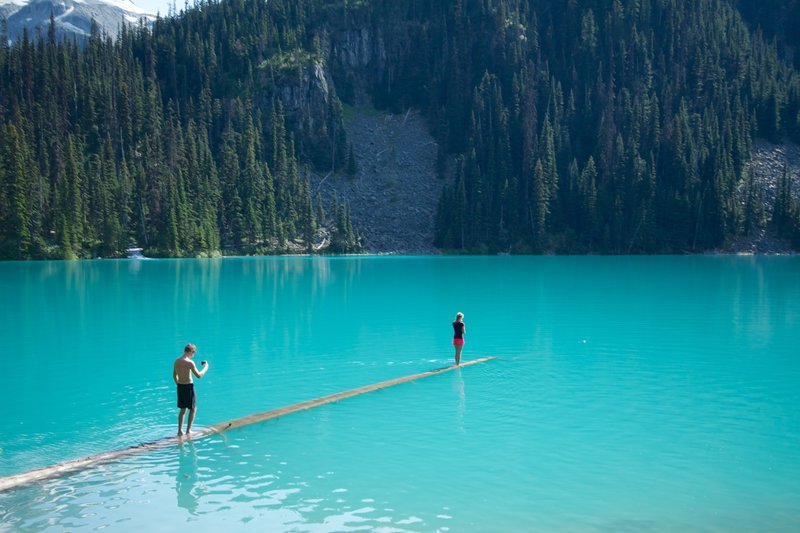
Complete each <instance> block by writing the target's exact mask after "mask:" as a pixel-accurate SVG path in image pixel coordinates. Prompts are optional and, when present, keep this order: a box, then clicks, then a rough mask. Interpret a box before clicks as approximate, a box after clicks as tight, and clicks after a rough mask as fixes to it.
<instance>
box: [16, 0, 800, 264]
mask: <svg viewBox="0 0 800 533" xmlns="http://www.w3.org/2000/svg"><path fill="white" fill-rule="evenodd" d="M799 15H800V7H798V4H797V2H794V1H790V2H784V3H779V2H778V3H775V2H758V3H757V2H755V1H753V0H696V1H693V2H681V1H678V0H535V1H534V0H338V1H332V0H269V1H265V0H219V1H212V2H201V3H199V4H196V5H195V6H194V7H188V6H187V8H186V10H184V11H182V12H181V13H179V14H177V15H176V16H172V17H167V18H161V19H158V20H157V21H156V22H155V23H154V24H153V25H152V26H150V27H148V26H144V25H141V24H140V25H133V26H123V27H122V29H121V31H120V33H119V36H118V37H117V38H116V39H111V38H110V37H108V36H107V35H105V34H104V33H103V32H101V31H100V30H99V29H98V30H97V31H95V32H93V34H92V36H91V38H89V39H88V40H87V41H86V42H81V43H78V42H75V41H69V40H63V41H62V40H58V39H56V36H55V33H54V32H53V31H52V29H51V31H50V32H48V34H46V35H40V34H36V35H28V34H25V35H23V37H22V38H21V39H19V40H17V41H15V42H14V43H11V44H9V43H8V40H7V39H6V38H5V36H4V35H2V30H0V185H1V186H2V188H0V258H6V259H27V258H75V257H96V256H103V257H115V256H119V255H121V254H123V253H124V249H125V248H126V247H128V246H132V245H136V244H138V245H141V246H144V247H145V250H146V253H147V254H148V255H153V256H171V257H181V256H205V255H216V254H249V253H254V254H270V253H284V252H287V251H288V252H302V253H348V252H356V251H358V250H359V247H360V240H359V235H358V228H357V227H356V228H354V227H353V224H352V223H351V221H350V219H349V211H348V206H347V203H346V201H337V200H336V199H333V201H332V202H331V201H327V202H326V201H323V199H322V198H320V197H319V195H317V194H315V192H314V191H313V190H312V188H311V186H310V180H309V175H310V173H311V172H315V171H319V172H321V173H324V172H330V173H341V174H348V173H350V174H352V173H353V156H352V147H351V146H350V145H349V144H348V140H347V136H346V132H345V130H344V127H343V111H342V109H343V105H346V104H357V103H358V102H359V101H363V100H364V99H368V100H369V101H370V102H371V103H373V104H374V105H375V106H377V107H379V108H384V109H389V110H392V111H397V112H401V111H404V110H406V109H409V108H412V107H413V108H417V109H420V110H421V111H422V112H423V113H424V114H425V116H426V118H427V121H428V124H429V125H430V127H431V129H432V132H433V134H434V136H435V138H436V139H437V142H438V149H439V155H438V158H437V159H438V160H437V172H438V174H439V177H440V179H441V183H442V194H441V198H440V201H439V207H438V212H437V216H436V221H435V226H436V228H435V235H436V242H435V244H436V246H438V247H439V248H440V249H442V250H443V251H445V252H449V253H500V252H503V253H506V252H508V253H545V252H557V253H685V252H701V251H704V250H708V249H713V248H716V247H720V246H724V244H725V243H726V242H729V241H730V240H731V239H733V238H735V237H736V236H738V235H742V234H745V233H747V232H749V231H752V230H753V229H754V228H755V227H758V226H761V225H764V224H768V225H769V226H770V229H771V231H774V232H775V233H776V234H777V235H779V236H782V237H785V238H787V239H789V240H791V241H792V242H793V244H794V246H796V247H800V204H799V203H798V191H797V190H795V189H796V188H797V184H796V183H794V181H796V180H792V177H791V175H790V173H789V171H788V170H786V171H785V172H784V175H782V176H780V177H779V179H778V186H777V191H776V193H775V199H774V205H771V206H770V208H771V216H770V217H768V219H767V218H765V215H764V210H763V207H762V205H761V204H763V201H764V199H763V198H762V197H761V191H760V189H759V188H758V187H756V186H755V184H754V182H753V178H752V176H750V175H749V173H748V165H747V163H748V161H749V158H750V155H751V153H752V145H753V142H754V140H755V139H759V138H760V139H766V140H768V141H771V142H774V143H783V142H793V143H797V142H800V76H798V71H797V69H796V67H795V65H794V64H793V63H796V61H795V59H794V58H795V57H800V54H794V55H793V50H794V47H795V46H796V45H797V44H798V43H796V42H795V41H796V39H797V36H796V34H795V33H793V32H792V31H791V30H790V29H789V30H787V28H791V26H790V25H789V24H790V22H791V21H792V20H796V19H800V17H799Z"/></svg>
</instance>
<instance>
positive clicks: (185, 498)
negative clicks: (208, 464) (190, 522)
mask: <svg viewBox="0 0 800 533" xmlns="http://www.w3.org/2000/svg"><path fill="white" fill-rule="evenodd" d="M196 484H197V449H195V446H194V442H192V441H191V440H190V439H187V440H185V441H184V442H182V443H181V444H180V445H179V446H178V472H177V474H176V476H175V492H176V493H177V495H178V507H183V508H184V509H186V510H187V511H189V514H191V515H197V487H196V486H195V485H196Z"/></svg>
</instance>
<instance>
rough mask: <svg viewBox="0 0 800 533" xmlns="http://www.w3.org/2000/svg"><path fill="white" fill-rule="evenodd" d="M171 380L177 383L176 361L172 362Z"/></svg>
mask: <svg viewBox="0 0 800 533" xmlns="http://www.w3.org/2000/svg"><path fill="white" fill-rule="evenodd" d="M172 380H173V381H174V382H175V384H176V385H177V384H178V361H175V362H174V363H172Z"/></svg>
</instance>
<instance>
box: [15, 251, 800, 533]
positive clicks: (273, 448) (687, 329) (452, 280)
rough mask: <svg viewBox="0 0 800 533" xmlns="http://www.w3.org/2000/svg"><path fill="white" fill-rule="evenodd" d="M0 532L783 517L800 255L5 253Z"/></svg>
mask: <svg viewBox="0 0 800 533" xmlns="http://www.w3.org/2000/svg"><path fill="white" fill-rule="evenodd" d="M0 291H2V292H0V294H2V299H0V373H1V374H2V377H1V378H0V405H2V408H3V414H2V417H1V418H0V419H1V420H2V422H0V476H8V475H12V474H16V473H20V472H24V471H27V470H31V469H35V468H40V467H44V466H47V465H52V464H55V463H59V462H62V461H66V460H70V459H75V458H80V457H84V456H88V455H92V454H95V453H99V452H102V451H107V450H112V449H117V448H124V447H127V446H131V445H135V444H138V443H141V442H146V441H152V440H157V439H161V438H164V437H167V436H171V435H174V434H175V432H176V428H177V411H178V410H177V409H176V407H175V401H176V400H175V390H174V389H175V387H174V383H173V382H172V377H171V370H172V362H173V360H174V359H175V357H177V356H178V355H180V352H181V350H182V348H183V345H184V344H186V343H187V342H193V343H195V344H196V345H197V347H198V354H197V356H196V357H195V360H196V361H198V362H199V361H201V360H208V361H209V362H210V364H211V366H210V370H209V371H208V374H207V375H206V376H205V378H203V379H201V380H196V382H197V385H196V387H197V391H198V414H197V419H196V422H195V425H196V428H200V427H202V426H205V425H211V424H215V423H218V422H222V421H225V420H230V419H233V418H238V417H241V416H245V415H249V414H252V413H258V412H262V411H265V410H268V409H273V408H277V407H282V406H287V405H290V404H294V403H297V402H301V401H305V400H309V399H312V398H316V397H320V396H324V395H327V394H332V393H336V392H340V391H344V390H348V389H352V388H356V387H360V386H363V385H368V384H372V383H376V382H379V381H384V380H388V379H391V378H396V377H401V376H406V375H409V374H414V373H417V372H423V371H426V370H431V369H435V368H440V367H442V366H445V365H448V364H450V363H451V362H452V360H453V347H452V345H451V337H452V328H451V326H450V323H451V321H452V320H453V317H454V315H455V313H456V312H457V311H462V312H464V314H465V318H464V321H465V323H466V325H467V334H466V345H465V347H464V353H463V358H464V359H466V360H469V359H474V358H478V357H483V356H489V355H492V356H497V359H495V360H492V361H488V362H485V363H481V364H478V365H474V366H470V367H466V368H462V369H458V370H455V371H452V372H447V373H443V374H441V375H436V376H432V377H428V378H425V379H422V380H418V381H414V382H411V383H406V384H402V385H398V386H395V387H391V388H388V389H384V390H381V391H377V392H373V393H369V394H365V395H361V396H357V397H354V398H349V399H346V400H342V401H340V402H337V403H332V404H328V405H324V406H321V407H318V408H315V409H311V410H307V411H303V412H299V413H296V414H291V415H288V416H285V417H282V418H278V419H275V420H271V421H267V422H263V423H260V424H255V425H252V426H248V427H245V428H241V429H236V430H231V431H228V432H225V433H223V434H221V435H214V436H209V437H205V438H195V439H192V440H189V441H186V442H185V443H183V444H182V445H177V446H171V447H168V448H165V449H162V450H159V451H154V452H149V453H145V454H143V455H139V456H136V457H132V458H128V459H125V460H122V461H119V462H115V463H111V464H106V465H103V466H100V467H96V468H92V469H88V470H84V471H81V472H77V473H74V474H71V475H67V476H64V477H61V478H58V479H51V480H47V481H43V482H40V483H36V484H33V485H29V486H25V487H22V488H18V489H14V490H9V491H5V492H0V531H9V532H10V531H14V532H16V531H36V532H38V531H53V532H63V531H73V532H74V531H83V530H86V531H89V530H96V529H104V528H105V529H107V530H109V531H141V530H147V531H148V532H151V533H152V532H159V531H164V532H167V531H178V530H180V529H181V528H190V529H191V530H192V531H193V532H206V531H208V532H216V531H220V530H223V528H227V530H228V531H239V530H245V531H314V532H317V531H384V532H394V531H453V532H461V531H567V532H572V531H575V532H634V531H635V532H638V531H646V532H675V531H693V532H705V531H708V532H712V531H713V532H718V531H725V532H738V531H743V532H744V531H748V532H767V531H768V532H797V531H800V349H798V340H800V257H798V256H776V257H736V256H686V257H669V256H666V257H664V256H659V257H604V256H602V257H514V256H510V257H509V256H505V257H333V258H314V257H269V258H225V259H208V260H97V261H82V262H26V263H21V262H20V263H17V262H0Z"/></svg>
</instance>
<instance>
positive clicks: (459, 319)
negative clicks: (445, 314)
mask: <svg viewBox="0 0 800 533" xmlns="http://www.w3.org/2000/svg"><path fill="white" fill-rule="evenodd" d="M466 332H467V326H466V325H465V324H464V313H461V312H458V313H456V319H455V321H454V322H453V346H455V347H456V366H458V365H460V364H461V349H462V348H464V333H466Z"/></svg>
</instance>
